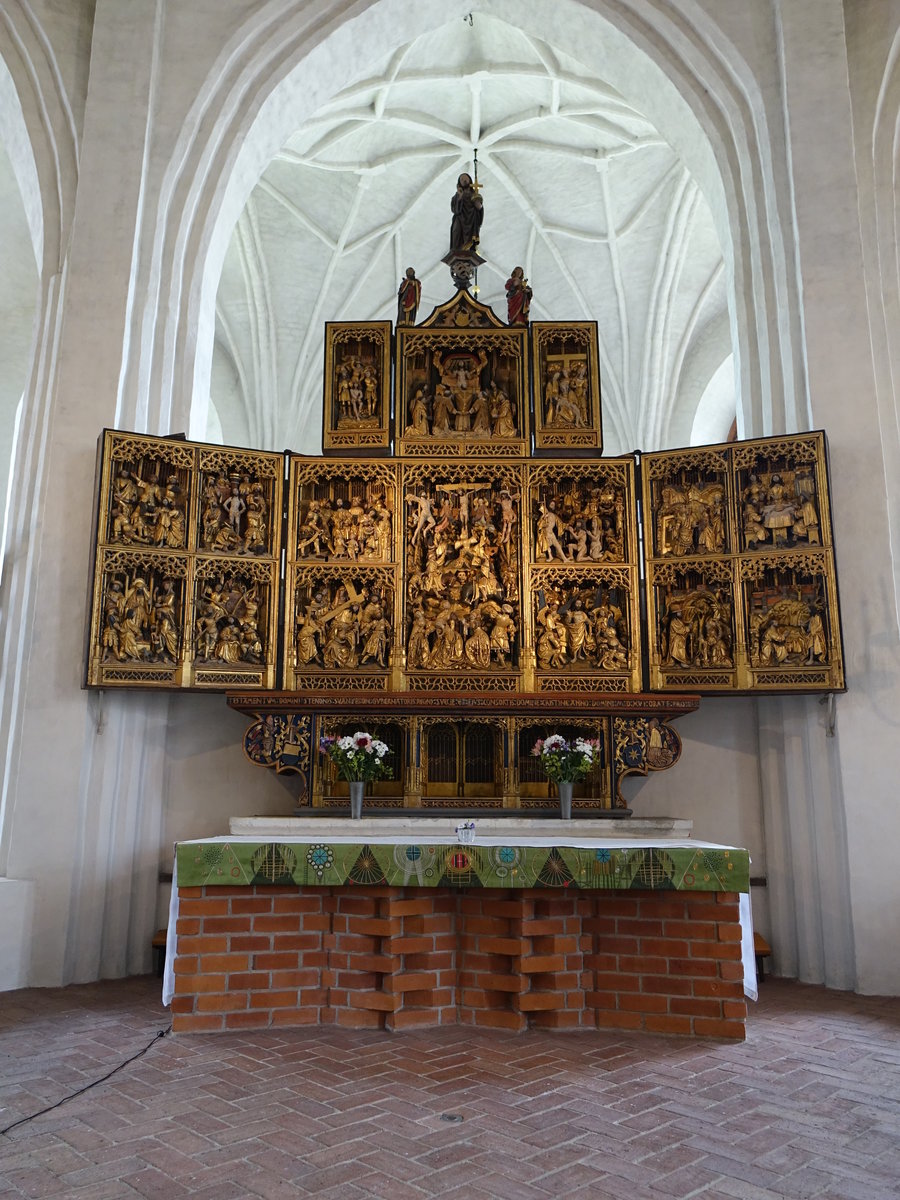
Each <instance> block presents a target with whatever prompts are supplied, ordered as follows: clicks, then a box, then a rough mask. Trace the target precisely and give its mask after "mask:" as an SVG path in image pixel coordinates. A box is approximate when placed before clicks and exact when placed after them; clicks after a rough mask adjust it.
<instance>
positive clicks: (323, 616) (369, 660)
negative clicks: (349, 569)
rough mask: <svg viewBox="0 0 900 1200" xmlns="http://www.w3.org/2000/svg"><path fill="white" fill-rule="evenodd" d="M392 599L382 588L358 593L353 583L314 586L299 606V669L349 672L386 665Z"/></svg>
mask: <svg viewBox="0 0 900 1200" xmlns="http://www.w3.org/2000/svg"><path fill="white" fill-rule="evenodd" d="M391 608H392V605H391V602H390V600H389V599H388V598H386V597H385V596H384V595H382V594H381V593H379V592H372V593H371V594H370V592H369V591H368V590H367V589H366V588H362V589H361V590H360V591H357V590H356V589H355V587H354V586H353V585H352V583H340V584H337V585H332V586H329V585H328V584H322V585H320V586H318V587H317V588H316V590H315V591H314V592H313V594H312V596H311V597H310V598H309V600H308V601H307V602H306V603H305V604H303V605H302V606H301V609H300V611H299V613H298V616H297V625H296V632H295V648H296V661H297V667H298V669H300V670H302V669H303V668H304V667H312V666H319V667H329V668H332V669H336V670H348V669H353V668H355V667H364V666H366V665H371V666H376V667H386V666H387V665H388V660H389V656H390V649H391V639H392V630H391V623H390V619H389V617H390V613H391Z"/></svg>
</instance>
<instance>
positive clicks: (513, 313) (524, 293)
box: [506, 267, 533, 325]
mask: <svg viewBox="0 0 900 1200" xmlns="http://www.w3.org/2000/svg"><path fill="white" fill-rule="evenodd" d="M532 294H533V293H532V291H531V288H530V287H529V286H528V280H527V279H526V278H525V272H524V270H523V269H522V267H513V269H512V274H511V275H510V277H509V279H507V281H506V321H507V324H509V325H527V324H528V310H529V309H530V308H531V297H532Z"/></svg>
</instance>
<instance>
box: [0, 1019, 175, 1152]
mask: <svg viewBox="0 0 900 1200" xmlns="http://www.w3.org/2000/svg"><path fill="white" fill-rule="evenodd" d="M171 1032H172V1026H171V1025H170V1026H169V1027H168V1029H158V1030H157V1031H156V1033H155V1034H154V1036H153V1037H152V1038H151V1040H150V1041H149V1042H148V1043H147V1045H146V1046H144V1048H143V1050H138V1052H137V1054H132V1056H131V1058H126V1059H125V1061H124V1062H120V1063H119V1065H118V1066H117V1067H113V1069H112V1070H111V1071H107V1073H106V1074H105V1075H101V1076H100V1078H99V1079H95V1080H93V1081H92V1082H91V1083H86V1084H85V1085H84V1087H80V1088H79V1089H78V1091H77V1092H72V1093H71V1094H70V1095H68V1096H63V1098H62V1099H61V1100H57V1101H56V1103H55V1104H49V1105H48V1106H47V1107H46V1108H42V1109H39V1110H38V1111H37V1112H36V1113H29V1115H28V1116H27V1117H19V1119H18V1121H13V1123H12V1125H7V1126H6V1127H5V1128H4V1129H0V1134H3V1133H9V1132H10V1130H13V1129H16V1128H18V1126H19V1125H25V1124H27V1123H28V1122H29V1121H33V1120H34V1119H35V1117H42V1116H43V1115H44V1114H45V1113H48V1112H53V1110H54V1108H59V1106H60V1105H61V1104H66V1103H67V1102H68V1101H69V1100H74V1099H75V1097H76V1096H83V1095H84V1093H85V1092H89V1091H90V1090H91V1088H95V1087H96V1086H97V1084H98V1083H106V1081H107V1079H112V1077H113V1075H115V1074H117V1073H118V1072H119V1071H121V1070H123V1068H125V1067H127V1066H128V1064H129V1063H133V1062H135V1061H136V1060H137V1059H139V1058H143V1057H144V1055H145V1054H146V1053H147V1051H148V1050H149V1049H150V1047H151V1046H154V1045H155V1044H156V1043H157V1042H158V1041H160V1039H161V1038H164V1037H165V1036H166V1035H167V1034H169V1033H171Z"/></svg>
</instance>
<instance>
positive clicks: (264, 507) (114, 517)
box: [86, 430, 284, 690]
mask: <svg viewBox="0 0 900 1200" xmlns="http://www.w3.org/2000/svg"><path fill="white" fill-rule="evenodd" d="M283 470H284V459H283V456H282V455H280V454H263V453H259V452H256V451H252V450H239V449H234V448H230V447H225V446H205V445H200V444H198V443H195V442H186V441H182V440H180V439H168V438H152V437H144V436H139V435H136V434H129V433H117V432H113V431H112V430H107V431H105V432H104V434H103V435H102V437H101V455H100V471H99V474H100V490H99V497H98V504H97V516H96V525H95V529H96V554H95V563H94V578H93V590H92V597H93V599H92V605H91V616H90V626H89V634H88V639H89V640H88V653H87V656H86V659H87V667H86V683H87V685H88V686H94V687H112V686H127V687H135V686H162V687H195V688H215V689H217V690H222V689H224V688H226V687H274V685H275V680H276V667H277V655H276V641H277V628H278V624H277V615H278V599H279V559H280V537H281V521H282V496H281V492H282V474H283Z"/></svg>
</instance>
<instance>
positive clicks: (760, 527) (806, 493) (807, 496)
mask: <svg viewBox="0 0 900 1200" xmlns="http://www.w3.org/2000/svg"><path fill="white" fill-rule="evenodd" d="M815 495H816V485H815V480H814V478H813V473H812V468H811V467H809V466H800V467H797V469H796V471H793V472H790V471H785V472H784V473H783V474H778V473H777V472H776V473H773V474H772V475H770V476H768V477H767V476H765V475H756V474H751V475H750V477H749V479H748V481H747V486H746V487H745V488H744V490H743V492H742V493H741V516H742V521H743V527H744V542H745V543H746V545H747V548H748V549H752V548H754V547H757V546H762V545H766V546H771V547H776V546H784V545H795V544H796V543H798V542H801V543H804V542H805V543H806V544H807V545H810V546H817V545H818V544H819V513H818V510H817V508H816V500H815Z"/></svg>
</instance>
